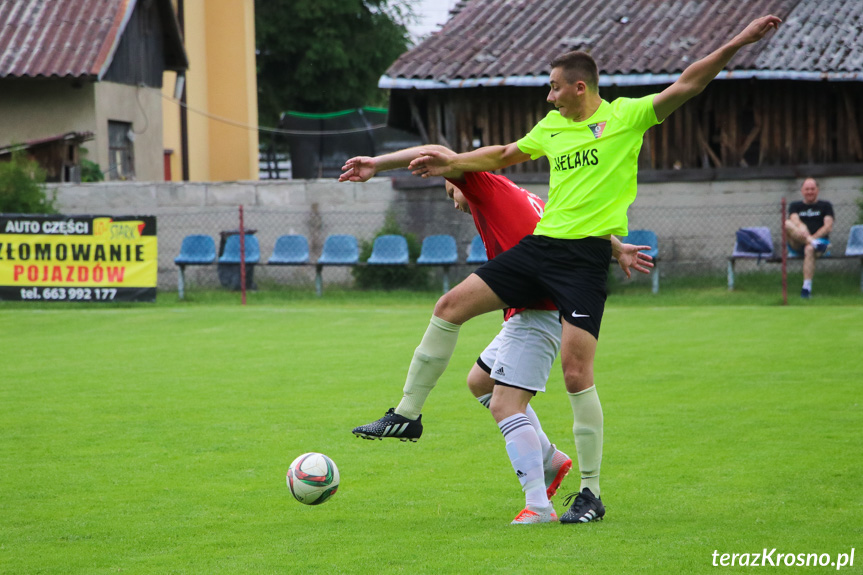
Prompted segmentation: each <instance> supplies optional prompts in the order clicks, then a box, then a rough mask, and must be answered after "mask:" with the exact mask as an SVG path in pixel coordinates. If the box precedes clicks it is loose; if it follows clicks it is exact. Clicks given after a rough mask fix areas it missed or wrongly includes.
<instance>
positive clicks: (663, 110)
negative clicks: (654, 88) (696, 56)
mask: <svg viewBox="0 0 863 575" xmlns="http://www.w3.org/2000/svg"><path fill="white" fill-rule="evenodd" d="M781 23H782V20H780V19H779V18H777V17H776V16H769V15H768V16H762V17H761V18H758V19H756V20H753V21H752V22H750V24H749V26H747V27H746V28H745V29H744V30H743V31H742V32H740V33H739V34H738V35H737V36H735V37H734V38H732V39H731V40H730V41H729V42H728V43H726V44H725V45H724V46H722V47H721V48H719V49H718V50H716V51H715V52H713V53H711V54H709V55H707V56H705V57H704V58H702V59H701V60H698V61H697V62H694V63H692V64H691V65H690V66H689V67H687V68H686V70H684V71H683V74H681V75H680V78H678V79H677V81H675V82H674V83H673V84H672V85H671V86H669V87H668V88H666V89H665V90H663V91H662V92H660V93H659V94H657V95H656V97H655V98H654V99H653V109H654V110H655V111H656V117H657V119H658V120H659V121H660V122H661V121H662V120H664V119H665V118H667V117H668V116H670V115H671V113H672V112H673V111H674V110H676V109H677V108H679V107H680V106H682V105H683V104H684V103H685V102H686V101H687V100H689V99H690V98H692V97H694V96H697V95H698V94H700V93H701V92H702V91H703V90H704V88H706V87H707V84H709V83H710V81H711V80H713V79H714V78H715V77H716V75H717V74H719V72H721V71H722V69H723V68H724V67H725V65H726V64H728V62H730V61H731V58H733V57H734V55H735V54H737V52H738V50H740V49H741V48H742V47H744V46H746V45H747V44H754V43H755V42H758V41H759V40H761V39H762V38H764V36H766V35H767V33H768V32H770V31H771V30H775V29H777V28H778V27H779V24H781Z"/></svg>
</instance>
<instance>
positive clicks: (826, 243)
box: [788, 238, 830, 258]
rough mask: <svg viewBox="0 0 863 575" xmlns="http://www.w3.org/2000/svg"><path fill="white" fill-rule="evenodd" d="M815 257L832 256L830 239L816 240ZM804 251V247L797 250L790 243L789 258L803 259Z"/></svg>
mask: <svg viewBox="0 0 863 575" xmlns="http://www.w3.org/2000/svg"><path fill="white" fill-rule="evenodd" d="M815 243H816V246H815V257H816V258H817V257H821V256H822V255H830V240H829V239H828V238H816V239H815ZM803 249H804V246H800V248H799V249H798V248H795V247H794V246H792V245H791V244H790V243H789V244H788V257H789V258H802V257H803Z"/></svg>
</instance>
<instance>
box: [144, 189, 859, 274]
mask: <svg viewBox="0 0 863 575" xmlns="http://www.w3.org/2000/svg"><path fill="white" fill-rule="evenodd" d="M834 211H835V224H834V228H833V232H832V234H831V235H830V238H831V241H832V247H831V250H830V251H831V254H832V255H833V256H842V255H844V253H845V247H846V243H847V241H848V236H849V231H850V229H851V227H852V226H853V225H854V224H855V223H856V221H857V219H858V206H857V205H856V204H855V203H853V202H846V203H834ZM442 214H446V215H442ZM386 217H387V214H385V213H380V212H357V211H341V210H339V208H338V206H334V207H332V208H329V209H327V210H318V209H316V208H314V207H313V208H312V209H309V210H291V209H278V208H262V207H247V208H245V209H244V227H245V229H246V231H247V233H253V234H254V235H255V237H256V238H257V239H258V243H259V244H260V251H261V258H260V263H259V264H257V265H255V266H254V269H253V270H252V272H253V273H252V277H253V281H254V284H255V285H256V287H258V288H259V289H268V288H279V287H282V286H290V287H293V288H309V289H314V283H315V265H314V264H315V262H316V261H317V259H318V257H319V256H320V254H321V250H322V248H323V244H324V241H325V239H326V237H327V236H329V235H331V234H350V235H353V236H355V237H356V238H357V240H358V241H359V242H360V244H362V243H363V242H366V243H370V242H371V241H372V240H373V239H374V237H375V234H376V233H377V232H378V231H379V230H380V229H381V228H382V227H383V226H384V223H385V220H386ZM392 217H394V218H395V220H396V222H397V223H398V227H399V228H400V230H401V232H402V233H404V234H413V235H414V236H415V237H416V239H417V240H418V241H420V242H421V241H422V240H423V239H424V238H425V237H426V236H429V235H433V234H450V235H452V236H454V237H455V239H456V243H457V246H458V250H459V260H458V261H459V264H458V265H456V266H453V267H452V268H451V269H450V270H449V279H450V280H451V282H457V281H459V280H460V279H462V278H464V277H465V276H466V275H467V274H469V273H470V272H471V271H472V270H473V269H475V267H476V266H475V265H468V264H466V263H465V258H466V255H467V250H468V246H469V244H470V241H471V239H472V238H473V237H474V236H475V235H476V229H475V228H474V225H473V221H472V219H471V218H470V217H469V216H463V215H459V216H458V217H455V216H452V215H451V214H449V213H448V212H440V213H438V212H434V213H427V212H426V213H424V212H423V209H420V208H415V209H411V208H407V209H402V210H401V211H396V212H393V213H392ZM781 225H782V214H781V208H780V205H779V203H778V202H776V203H771V204H756V205H753V204H747V205H691V206H671V207H668V206H656V205H645V206H640V205H638V203H637V202H636V204H635V205H633V206H632V208H631V209H630V211H629V228H630V230H637V229H647V230H652V231H654V232H655V233H656V235H657V240H658V248H659V261H658V263H657V267H656V272H655V273H659V277H660V286H663V285H665V286H669V285H673V284H674V282H675V281H679V280H685V281H686V282H687V284H688V285H703V286H704V287H706V288H707V287H711V288H715V287H722V286H725V281H726V278H725V274H726V268H727V264H728V256H730V255H731V253H732V251H733V248H734V242H735V231H736V230H737V229H739V228H741V227H756V226H764V227H767V228H769V229H770V232H771V234H772V237H773V242H774V250H775V251H776V253H777V254H779V253H781V252H780V242H781V237H782V236H781ZM238 228H239V209H238V207H234V208H214V209H208V210H195V211H189V212H186V211H178V212H176V213H162V214H160V215H159V216H158V236H159V288H160V289H163V290H169V289H176V287H177V270H178V268H177V266H176V265H174V258H175V257H176V256H177V255H178V254H179V252H180V246H181V244H182V241H183V238H184V237H185V236H187V235H189V234H206V235H210V236H211V237H213V239H214V240H215V242H216V247H217V251H219V250H220V248H221V246H222V245H223V242H224V238H225V237H226V236H227V235H229V234H231V233H236V232H237V230H238ZM285 234H299V235H303V236H305V237H306V238H307V239H308V243H309V255H310V264H309V265H302V266H274V265H267V263H266V262H267V260H268V259H269V257H270V255H271V254H272V250H273V246H274V245H275V243H276V239H277V238H278V237H279V236H282V235H285ZM828 261H829V263H822V262H828ZM822 262H819V264H818V270H819V272H820V271H821V270H830V271H835V272H838V273H843V274H844V273H848V274H857V275H859V273H860V265H861V264H860V260H859V259H845V258H841V257H833V258H832V259H831V258H823V260H822ZM217 267H218V266H217V265H211V266H194V267H193V266H190V267H187V268H186V272H185V276H186V283H187V287H188V288H190V289H194V288H195V287H196V286H197V287H206V288H212V287H219V286H220V285H223V284H222V283H221V282H220V279H219V274H218V273H217V269H216V268H217ZM799 270H800V262H799V261H792V262H791V263H790V264H789V273H794V272H799ZM737 271H738V273H748V272H759V273H761V272H764V273H776V272H778V271H779V267H778V266H776V265H771V264H768V263H765V262H763V261H757V260H751V261H740V262H738V263H737ZM429 273H430V274H431V275H430V283H429V285H430V287H432V288H434V287H436V286H438V287H439V286H440V283H439V281H440V278H441V277H442V273H443V272H442V269H441V268H430V271H429ZM615 273H619V272H615ZM634 275H635V276H639V275H640V274H634ZM620 277H621V278H622V277H623V276H622V274H621V275H620ZM634 281H635V282H638V283H639V284H644V285H645V286H647V289H649V286H650V285H651V280H650V278H647V277H636V278H635V279H634ZM323 282H324V284H325V285H327V284H338V285H341V286H346V287H350V286H352V285H353V276H352V274H351V270H350V268H349V267H328V268H326V269H325V270H324V272H323ZM393 287H394V288H397V287H399V286H393ZM660 289H661V287H660Z"/></svg>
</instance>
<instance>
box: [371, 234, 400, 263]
mask: <svg viewBox="0 0 863 575" xmlns="http://www.w3.org/2000/svg"><path fill="white" fill-rule="evenodd" d="M408 259H409V258H408V241H407V240H406V239H405V238H404V236H396V235H391V234H390V235H384V236H379V237H377V238H375V243H374V244H372V255H371V256H369V259H368V260H367V261H366V263H367V264H369V265H373V266H401V265H407V263H408Z"/></svg>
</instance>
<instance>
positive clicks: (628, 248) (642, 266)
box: [617, 244, 653, 278]
mask: <svg viewBox="0 0 863 575" xmlns="http://www.w3.org/2000/svg"><path fill="white" fill-rule="evenodd" d="M649 249H650V246H636V245H633V244H621V245H620V255H619V256H618V257H617V264H618V265H619V266H620V269H622V270H623V273H625V274H626V277H627V278H631V277H632V271H631V270H635V271H637V272H641V273H643V274H649V273H650V268H652V267H653V257H652V256H649V255H647V254H646V253H644V252H643V251H642V250H649Z"/></svg>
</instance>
